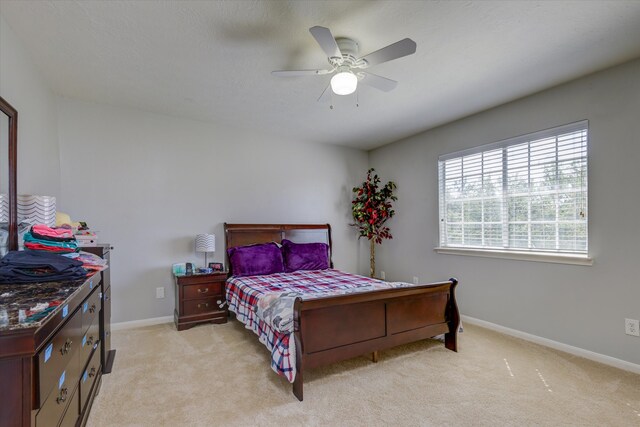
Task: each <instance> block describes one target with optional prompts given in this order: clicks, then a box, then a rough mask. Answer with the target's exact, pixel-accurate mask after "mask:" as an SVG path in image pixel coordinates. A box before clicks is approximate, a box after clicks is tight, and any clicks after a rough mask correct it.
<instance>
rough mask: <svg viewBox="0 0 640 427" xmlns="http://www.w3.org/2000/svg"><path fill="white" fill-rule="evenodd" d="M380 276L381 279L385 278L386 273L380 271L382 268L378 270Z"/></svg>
mask: <svg viewBox="0 0 640 427" xmlns="http://www.w3.org/2000/svg"><path fill="white" fill-rule="evenodd" d="M380 278H381V279H382V280H385V279H386V278H387V275H386V274H384V271H382V270H381V271H380Z"/></svg>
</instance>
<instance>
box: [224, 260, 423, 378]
mask: <svg viewBox="0 0 640 427" xmlns="http://www.w3.org/2000/svg"><path fill="white" fill-rule="evenodd" d="M409 286H414V285H411V284H408V283H402V282H385V281H382V280H377V279H371V278H369V277H364V276H358V275H355V274H349V273H344V272H341V271H339V270H332V269H329V270H311V271H295V272H293V273H277V274H270V275H266V276H245V277H231V278H230V279H228V280H227V286H226V294H227V301H228V303H229V310H231V311H232V312H233V313H235V315H236V318H237V319H238V320H239V321H240V322H242V323H243V324H244V325H245V327H246V328H247V329H251V330H252V331H253V332H255V333H256V335H258V337H259V340H260V342H261V343H263V344H264V345H265V346H266V347H267V348H268V349H269V351H270V352H271V368H272V369H273V370H274V371H275V372H277V373H278V374H279V375H283V376H285V377H286V378H287V379H288V380H289V382H293V380H294V379H295V376H296V370H295V369H296V364H295V357H296V351H295V340H294V339H293V337H292V336H291V333H292V331H293V302H294V301H295V299H296V298H297V297H300V298H302V299H303V300H308V299H315V298H322V297H327V296H333V295H341V294H347V293H354V292H368V291H372V290H376V289H388V288H397V287H409ZM283 299H286V300H283Z"/></svg>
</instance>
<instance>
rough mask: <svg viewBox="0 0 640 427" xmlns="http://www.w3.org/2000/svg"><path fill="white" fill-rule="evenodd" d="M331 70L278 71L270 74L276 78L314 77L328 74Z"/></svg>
mask: <svg viewBox="0 0 640 427" xmlns="http://www.w3.org/2000/svg"><path fill="white" fill-rule="evenodd" d="M331 71H332V70H280V71H272V72H271V74H273V75H274V76H278V77H296V76H315V75H322V74H329V73H330V72H331Z"/></svg>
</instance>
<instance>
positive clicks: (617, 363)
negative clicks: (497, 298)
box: [460, 315, 640, 374]
mask: <svg viewBox="0 0 640 427" xmlns="http://www.w3.org/2000/svg"><path fill="white" fill-rule="evenodd" d="M460 317H461V318H462V321H463V322H467V323H470V324H472V325H478V326H481V327H483V328H487V329H491V330H493V331H496V332H500V333H503V334H505V335H511V336H512V337H516V338H521V339H523V340H526V341H531V342H533V343H536V344H540V345H543V346H545V347H551V348H553V349H555V350H560V351H564V352H565V353H569V354H573V355H575V356H580V357H584V358H585V359H589V360H593V361H594V362H599V363H602V364H605V365H609V366H613V367H615V368H620V369H623V370H625V371H630V372H634V373H636V374H640V365H637V364H635V363H631V362H627V361H626V360H621V359H616V358H615V357H611V356H606V355H604V354H600V353H595V352H593V351H589V350H585V349H583V348H580V347H574V346H572V345H569V344H563V343H561V342H558V341H553V340H550V339H547V338H542V337H539V336H537V335H532V334H528V333H526V332H522V331H518V330H516V329H511V328H507V327H505V326H501V325H496V324H495V323H491V322H487V321H485V320H480V319H476V318H473V317H469V316H464V315H463V316H460Z"/></svg>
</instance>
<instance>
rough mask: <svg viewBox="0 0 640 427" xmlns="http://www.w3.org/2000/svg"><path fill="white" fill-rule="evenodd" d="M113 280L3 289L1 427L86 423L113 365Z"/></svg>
mask: <svg viewBox="0 0 640 427" xmlns="http://www.w3.org/2000/svg"><path fill="white" fill-rule="evenodd" d="M108 278H109V269H106V270H104V271H103V272H101V273H97V274H95V275H93V276H92V277H90V278H88V279H86V280H83V281H77V282H51V283H40V284H28V285H0V383H1V386H2V392H1V394H2V398H0V426H1V427H5V426H7V427H9V426H11V427H14V426H16V427H17V426H37V427H48V426H53V427H56V426H82V425H84V424H85V423H86V421H87V417H88V415H89V411H90V409H91V405H92V403H93V399H94V397H95V396H96V394H97V393H98V391H99V390H100V384H101V380H102V373H103V366H105V362H104V361H105V360H106V361H107V363H109V359H108V354H109V351H108V350H110V345H109V346H106V345H104V344H106V342H107V341H109V342H110V338H109V336H108V335H105V331H108V330H109V329H110V327H109V322H110V305H108V304H110V302H107V301H108V300H106V301H105V296H106V294H105V289H107V290H110V289H109V288H108V287H106V288H105V287H104V285H105V282H108ZM36 306H39V309H38V310H33V307H36ZM42 307H47V308H46V309H44V310H43V309H42ZM107 307H109V308H107ZM103 349H104V350H107V353H106V355H107V356H106V359H104V358H103V354H104V352H103ZM110 363H113V361H112V360H111V361H110Z"/></svg>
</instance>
